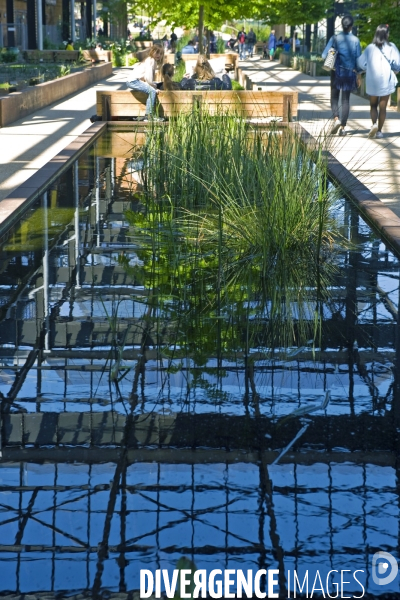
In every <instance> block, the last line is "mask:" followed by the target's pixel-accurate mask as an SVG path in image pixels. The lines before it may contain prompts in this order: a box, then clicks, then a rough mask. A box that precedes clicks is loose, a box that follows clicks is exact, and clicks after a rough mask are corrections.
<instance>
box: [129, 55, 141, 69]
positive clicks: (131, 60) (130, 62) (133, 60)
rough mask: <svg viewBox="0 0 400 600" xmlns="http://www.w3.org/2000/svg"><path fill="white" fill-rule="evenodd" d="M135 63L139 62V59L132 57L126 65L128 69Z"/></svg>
mask: <svg viewBox="0 0 400 600" xmlns="http://www.w3.org/2000/svg"><path fill="white" fill-rule="evenodd" d="M137 62H139V59H137V58H136V56H132V58H128V65H129V66H130V67H133V65H135V64H136V63H137Z"/></svg>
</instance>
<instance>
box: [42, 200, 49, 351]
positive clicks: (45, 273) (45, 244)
mask: <svg viewBox="0 0 400 600" xmlns="http://www.w3.org/2000/svg"><path fill="white" fill-rule="evenodd" d="M42 206H43V226H44V229H43V250H44V252H43V304H44V310H43V315H44V321H45V332H46V333H45V336H44V349H45V352H48V351H49V350H50V318H49V317H50V313H49V220H48V211H47V192H45V193H44V194H43V196H42Z"/></svg>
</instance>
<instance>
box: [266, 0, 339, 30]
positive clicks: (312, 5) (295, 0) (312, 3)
mask: <svg viewBox="0 0 400 600" xmlns="http://www.w3.org/2000/svg"><path fill="white" fill-rule="evenodd" d="M329 8H330V6H329V2H327V0H267V2H266V3H265V4H264V7H263V11H262V16H263V18H264V19H265V20H266V21H267V22H268V23H270V24H276V23H286V24H287V25H302V24H305V23H307V24H311V23H317V22H318V21H319V20H320V19H322V18H323V17H324V16H326V12H327V9H329Z"/></svg>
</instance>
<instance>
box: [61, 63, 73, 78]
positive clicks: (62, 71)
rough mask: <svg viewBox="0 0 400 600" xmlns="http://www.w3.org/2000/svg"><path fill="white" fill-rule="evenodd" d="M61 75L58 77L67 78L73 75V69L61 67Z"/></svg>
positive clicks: (67, 66)
mask: <svg viewBox="0 0 400 600" xmlns="http://www.w3.org/2000/svg"><path fill="white" fill-rule="evenodd" d="M59 69H60V74H59V76H58V77H65V76H66V75H69V74H70V73H71V67H70V66H69V65H60V67H59Z"/></svg>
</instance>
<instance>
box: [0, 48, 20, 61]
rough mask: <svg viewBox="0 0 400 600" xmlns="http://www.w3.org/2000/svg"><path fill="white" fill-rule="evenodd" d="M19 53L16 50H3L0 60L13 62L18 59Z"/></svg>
mask: <svg viewBox="0 0 400 600" xmlns="http://www.w3.org/2000/svg"><path fill="white" fill-rule="evenodd" d="M17 56H18V55H17V54H15V52H9V51H7V50H3V52H1V54H0V60H1V62H3V63H13V62H16V60H17Z"/></svg>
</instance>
